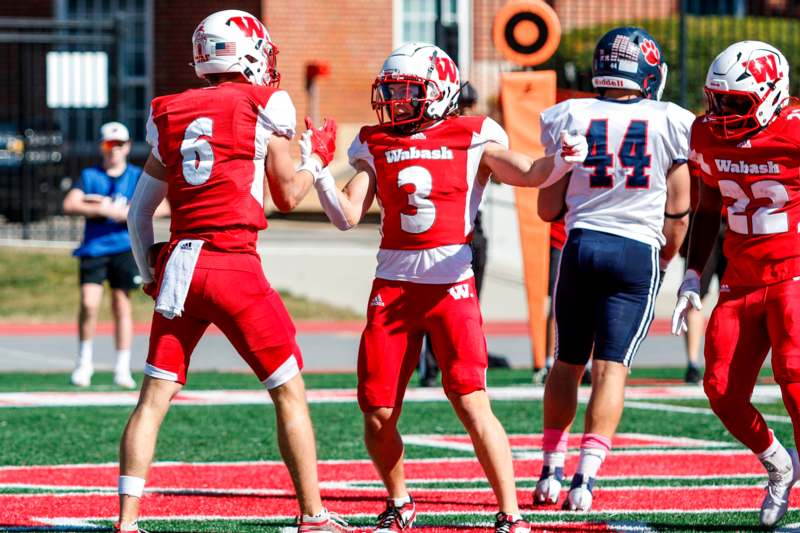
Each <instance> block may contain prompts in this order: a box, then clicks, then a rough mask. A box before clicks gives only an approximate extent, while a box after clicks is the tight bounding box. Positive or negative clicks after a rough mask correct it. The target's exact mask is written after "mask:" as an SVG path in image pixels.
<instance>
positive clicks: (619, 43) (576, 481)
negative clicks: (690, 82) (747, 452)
mask: <svg viewBox="0 0 800 533" xmlns="http://www.w3.org/2000/svg"><path fill="white" fill-rule="evenodd" d="M592 74H593V77H592V83H593V85H594V87H595V88H597V89H598V90H599V92H600V96H599V97H597V98H581V99H572V100H567V101H565V102H562V103H560V104H557V105H555V106H553V107H551V108H549V109H547V110H545V111H544V112H543V113H542V115H541V135H542V144H543V145H544V146H545V153H546V154H547V155H551V154H554V153H556V151H557V150H559V149H560V148H561V144H562V142H561V139H562V138H563V136H564V133H563V132H565V131H567V132H571V133H573V134H574V135H576V136H578V137H579V136H580V135H584V136H585V137H586V142H587V145H588V155H587V156H586V158H585V160H584V161H583V162H582V163H580V164H577V165H575V166H574V168H572V172H571V176H570V177H569V179H568V180H567V179H565V180H561V182H559V183H557V184H556V185H554V186H553V187H550V188H549V189H545V190H544V191H542V194H543V195H549V196H552V197H553V198H556V199H557V201H561V198H562V194H563V191H564V187H566V207H567V210H566V226H567V231H568V232H569V235H568V238H567V242H566V244H565V245H564V249H563V251H562V256H561V263H560V265H559V274H558V281H557V283H556V289H555V295H554V298H553V299H554V310H555V316H556V341H555V342H556V353H555V357H556V361H555V364H554V365H553V368H552V370H551V373H550V375H549V376H548V379H547V384H546V385H545V394H544V439H543V446H542V448H543V451H544V463H543V466H542V472H541V477H540V479H539V482H538V483H537V485H536V490H535V492H534V503H538V504H554V503H557V502H558V498H559V493H560V491H561V483H562V479H563V471H564V459H565V455H566V451H567V436H568V433H569V429H570V426H571V425H572V422H573V420H574V418H575V412H576V408H577V390H578V384H579V381H580V379H581V374H582V373H583V369H584V366H585V365H586V363H587V361H588V360H589V358H590V357H592V358H593V360H594V363H593V367H592V395H591V399H590V401H589V405H588V407H587V410H586V418H585V422H584V434H583V439H582V441H581V452H580V462H579V465H578V469H577V472H575V474H574V475H573V476H572V483H571V486H570V490H569V494H568V496H567V499H566V500H565V501H564V506H563V507H564V509H567V510H578V511H586V510H589V509H590V508H591V505H592V488H593V486H594V482H595V478H596V477H597V472H598V470H599V468H600V465H601V464H602V462H603V460H604V459H605V457H606V455H607V453H608V452H609V450H610V449H611V439H612V437H613V435H614V433H615V431H616V429H617V425H618V423H619V420H620V418H621V416H622V408H623V399H624V389H625V380H626V378H627V375H628V368H629V367H630V364H631V362H632V361H633V358H634V356H635V355H636V351H637V350H638V348H639V345H640V344H641V342H642V340H643V339H644V337H645V336H646V335H647V330H648V328H649V327H650V323H651V322H652V319H653V309H654V305H655V299H656V293H657V292H658V288H659V286H660V282H661V277H662V275H663V274H662V273H663V271H664V270H665V269H666V265H667V264H668V263H669V260H670V259H671V258H672V257H673V256H674V255H675V253H676V252H677V251H678V248H679V247H680V245H681V243H682V242H683V239H684V237H685V235H686V231H687V228H688V214H689V202H690V200H689V170H688V167H687V165H686V161H687V159H688V147H689V132H690V129H691V126H692V122H693V121H694V118H695V117H694V115H693V114H692V113H690V112H689V111H687V110H685V109H683V108H681V107H679V106H677V105H675V104H672V103H668V102H661V101H660V97H661V94H662V91H663V89H664V84H665V82H666V77H667V65H666V63H665V62H664V60H663V57H662V54H661V48H660V46H659V45H658V43H657V42H656V41H655V40H654V39H653V38H652V37H651V36H650V35H649V34H648V33H647V32H646V31H644V30H642V29H640V28H617V29H615V30H612V31H610V32H608V33H607V34H606V35H604V36H603V37H602V38H601V39H600V41H599V42H598V44H597V47H596V49H595V53H594V61H593V64H592ZM489 157H490V158H491V157H503V155H502V154H499V153H498V155H493V154H490V155H489ZM509 163H511V162H510V161H509ZM509 166H510V165H509ZM523 169H524V167H522V168H520V169H518V170H519V171H522V170H523ZM567 183H568V185H567Z"/></svg>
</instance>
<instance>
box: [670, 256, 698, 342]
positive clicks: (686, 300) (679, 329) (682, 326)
mask: <svg viewBox="0 0 800 533" xmlns="http://www.w3.org/2000/svg"><path fill="white" fill-rule="evenodd" d="M691 308H694V309H697V310H698V311H699V310H701V309H702V308H703V304H702V302H701V301H700V274H698V273H697V271H696V270H691V269H689V270H687V271H686V274H684V276H683V283H681V286H680V288H679V289H678V303H676V304H675V311H673V312H672V334H673V335H680V334H681V333H684V332H686V331H688V329H689V327H688V326H687V325H686V315H687V314H689V310H690V309H691Z"/></svg>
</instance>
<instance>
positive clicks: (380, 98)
mask: <svg viewBox="0 0 800 533" xmlns="http://www.w3.org/2000/svg"><path fill="white" fill-rule="evenodd" d="M460 88H461V79H460V76H459V73H458V67H457V66H456V64H455V62H454V61H453V60H452V59H451V58H450V56H448V55H447V53H445V51H444V50H442V49H441V48H439V47H438V46H434V45H432V44H428V43H406V44H404V45H402V46H400V47H399V48H397V49H396V50H394V51H393V52H392V53H391V54H390V55H389V57H388V58H386V61H384V63H383V67H382V68H381V73H380V75H379V76H378V77H377V78H376V79H375V82H374V83H373V84H372V108H373V109H375V110H376V112H377V113H378V120H379V121H380V123H381V124H388V125H392V126H397V125H402V124H410V125H414V124H419V123H423V122H427V121H431V120H440V119H442V118H445V117H446V116H448V115H451V114H454V113H456V112H457V105H458V93H459V90H460ZM409 106H410V107H411V108H413V112H411V113H408V112H404V113H401V112H400V111H401V110H403V109H404V108H408V107H409Z"/></svg>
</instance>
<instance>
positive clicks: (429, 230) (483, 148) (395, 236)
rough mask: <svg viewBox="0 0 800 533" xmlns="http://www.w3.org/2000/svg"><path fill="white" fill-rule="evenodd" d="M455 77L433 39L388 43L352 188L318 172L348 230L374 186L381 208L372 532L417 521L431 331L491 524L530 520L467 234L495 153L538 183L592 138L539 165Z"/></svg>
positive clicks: (325, 200)
mask: <svg viewBox="0 0 800 533" xmlns="http://www.w3.org/2000/svg"><path fill="white" fill-rule="evenodd" d="M459 82H460V80H459V73H458V69H457V67H456V65H455V63H454V62H453V60H452V59H450V57H448V56H447V54H446V53H445V52H444V51H443V50H441V49H439V48H437V47H436V46H433V45H430V44H425V43H408V44H405V45H403V46H401V47H400V48H398V49H396V50H395V51H393V52H392V54H391V55H390V56H389V57H388V58H387V60H386V61H385V62H384V64H383V68H382V72H381V74H380V75H379V76H378V78H377V79H376V80H375V82H374V84H373V91H372V105H373V108H374V109H375V110H376V112H377V114H378V119H379V124H378V125H375V126H365V127H363V128H362V129H361V131H360V132H359V134H358V136H357V137H356V138H355V139H354V140H353V142H352V144H351V146H350V149H349V152H348V155H349V158H350V163H351V164H352V165H353V166H354V167H355V169H356V170H357V174H356V175H355V176H354V177H353V178H352V179H351V180H350V181H349V182H348V184H347V186H346V187H345V188H344V190H343V191H339V190H337V188H336V186H335V183H334V181H333V177H332V176H331V175H330V173H329V172H327V171H323V172H322V177H321V178H320V180H318V181H317V182H315V188H316V189H317V193H318V194H319V197H320V201H321V203H322V206H323V208H324V209H325V212H326V213H327V214H328V217H329V218H330V219H331V221H332V222H333V223H334V224H335V225H336V226H337V227H338V228H339V229H343V230H345V229H349V228H351V227H353V226H354V225H356V224H357V223H358V222H359V221H360V220H361V217H362V215H363V214H364V213H365V212H366V211H367V210H368V209H369V207H370V206H371V205H372V202H373V200H374V199H375V197H376V196H377V199H378V203H379V205H380V207H381V210H382V216H381V234H382V239H381V244H380V250H379V252H378V268H377V272H376V279H375V281H374V283H373V286H372V293H371V295H370V299H369V303H368V307H367V326H366V329H365V330H364V333H363V335H362V337H361V345H360V349H359V356H358V401H359V406H360V407H361V410H362V411H363V413H364V428H365V429H364V431H365V435H364V440H365V443H366V447H367V450H368V451H369V454H370V456H371V457H372V461H373V463H374V464H375V467H376V469H377V470H378V473H379V474H380V476H381V479H382V480H383V482H384V484H385V485H386V488H387V491H388V493H389V498H388V501H387V505H386V509H385V511H384V512H382V513H381V514H380V515H379V517H378V525H377V528H376V530H375V531H376V533H386V532H391V531H402V530H406V529H409V528H411V525H412V523H413V521H414V518H415V516H416V509H415V505H414V501H413V500H412V499H411V496H410V495H409V493H408V490H407V487H406V484H405V476H404V473H403V441H402V439H401V437H400V434H399V432H398V431H397V420H398V418H399V416H400V411H401V408H402V403H403V396H404V394H405V389H406V387H407V385H408V382H409V379H410V378H411V375H412V373H413V372H414V369H415V368H416V366H417V362H418V361H419V356H420V349H421V343H422V339H423V337H424V335H425V333H429V334H430V337H431V340H432V343H433V349H434V350H433V351H434V353H435V354H436V358H437V360H438V363H439V367H440V369H441V371H442V384H443V387H444V390H445V392H446V394H447V396H448V398H449V400H450V402H451V404H452V405H453V408H454V409H455V411H456V414H457V415H458V417H459V418H460V420H461V422H462V423H463V424H464V427H465V428H466V429H467V432H468V433H469V435H470V437H471V439H472V443H473V445H474V447H475V453H476V455H477V456H478V460H479V461H480V463H481V466H482V467H483V469H484V472H485V473H486V476H487V478H488V480H489V483H490V484H491V486H492V489H493V490H494V493H495V496H496V497H497V500H498V504H499V507H500V512H498V513H497V516H496V522H495V530H496V531H500V532H506V533H526V532H528V531H530V525H529V524H528V523H527V522H526V521H524V520H523V519H522V517H521V516H520V514H519V508H518V506H517V495H516V489H515V484H514V471H513V465H512V461H511V450H510V447H509V443H508V438H507V436H506V433H505V431H504V430H503V427H502V426H501V425H500V422H499V421H498V420H497V418H496V417H495V416H494V414H493V413H492V410H491V406H490V404H489V397H488V394H487V393H486V369H487V351H486V339H485V337H484V335H483V331H482V328H481V325H482V321H483V320H482V317H481V312H480V307H479V305H478V300H477V295H476V290H475V284H474V278H473V272H472V266H471V261H472V254H471V252H470V247H469V241H470V239H471V237H472V231H473V224H474V220H475V215H476V213H477V211H478V206H479V205H480V201H481V197H482V194H483V189H484V187H485V186H486V183H487V182H488V179H489V174H490V173H491V172H492V171H493V170H494V169H493V168H492V166H491V165H492V162H490V160H489V159H490V158H489V157H488V156H489V154H492V153H496V152H503V153H504V154H506V155H507V157H508V158H510V159H512V160H515V161H516V162H518V163H519V167H520V168H524V169H530V170H529V171H528V172H524V171H520V172H516V173H513V175H512V176H496V177H497V179H498V180H500V181H503V182H506V183H511V184H514V185H524V186H540V185H542V184H545V183H547V182H548V181H549V182H554V181H555V179H557V178H560V177H561V176H563V175H564V174H565V173H566V172H568V171H569V169H570V168H571V165H572V163H571V162H570V161H569V159H571V158H572V157H575V156H574V155H573V154H574V153H575V152H576V151H578V152H579V151H580V150H581V149H582V150H583V152H584V153H583V154H582V155H583V156H585V152H586V142H585V139H583V138H582V137H581V136H577V137H580V138H579V139H570V138H567V139H566V140H565V141H564V142H563V144H562V149H561V150H559V151H558V153H556V154H555V155H553V156H550V157H547V158H543V159H542V160H538V161H537V162H536V163H535V164H533V165H531V161H530V159H528V158H527V157H525V156H522V155H520V154H513V153H511V152H508V150H507V146H508V137H507V135H506V133H505V132H504V131H503V129H502V128H501V127H500V125H499V124H497V123H496V122H495V121H494V120H492V119H490V118H487V117H485V116H457V113H456V109H457V107H456V106H457V98H458V93H459V89H460V83H459ZM580 141H583V142H582V143H581V142H580ZM562 156H563V157H562ZM579 159H580V160H582V157H579ZM495 174H497V173H496V172H495Z"/></svg>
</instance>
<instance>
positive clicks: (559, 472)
mask: <svg viewBox="0 0 800 533" xmlns="http://www.w3.org/2000/svg"><path fill="white" fill-rule="evenodd" d="M563 479H564V468H563V467H560V466H557V467H555V468H554V469H553V470H550V467H547V466H543V467H542V475H541V476H540V477H539V481H537V482H536V488H535V489H534V491H533V504H534V505H549V504H555V503H558V497H559V495H560V494H561V481H562V480H563Z"/></svg>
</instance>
